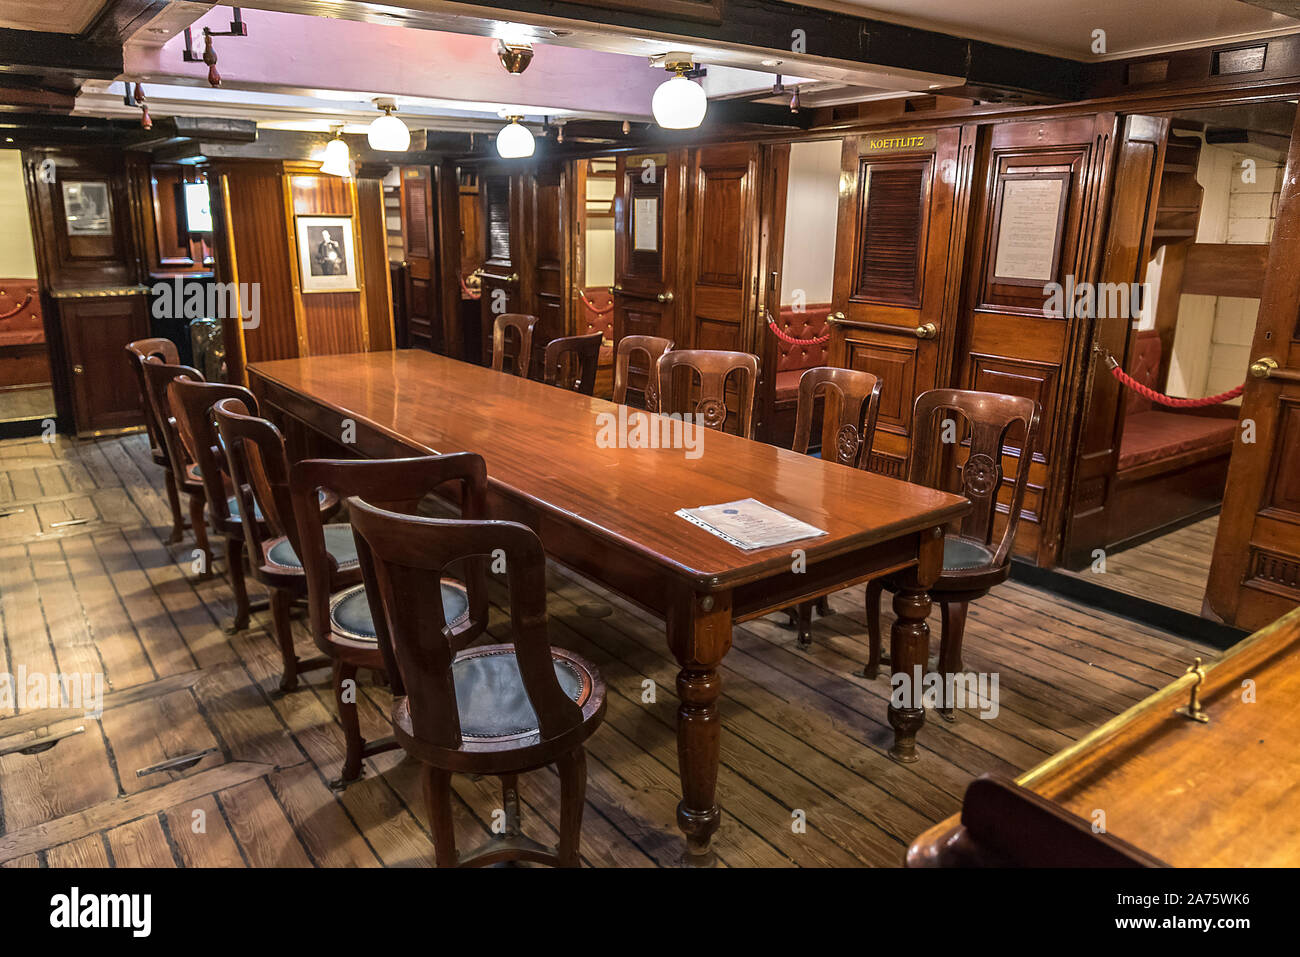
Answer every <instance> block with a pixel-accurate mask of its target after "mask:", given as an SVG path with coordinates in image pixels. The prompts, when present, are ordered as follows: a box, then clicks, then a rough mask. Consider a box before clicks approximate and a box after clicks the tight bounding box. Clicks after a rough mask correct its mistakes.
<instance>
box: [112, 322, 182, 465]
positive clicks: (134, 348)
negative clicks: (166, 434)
mask: <svg viewBox="0 0 1300 957" xmlns="http://www.w3.org/2000/svg"><path fill="white" fill-rule="evenodd" d="M126 354H127V360H128V361H129V362H130V363H131V368H132V369H133V370H134V372H135V381H136V385H137V386H138V387H139V389H140V411H141V412H142V413H143V414H144V428H145V432H146V433H147V434H148V436H149V448H150V450H151V451H152V452H154V453H155V454H157V455H166V454H167V450H166V448H165V447H164V446H163V437H162V431H161V430H160V429H159V428H158V419H157V417H156V416H155V415H154V411H153V402H151V401H150V400H149V384H148V383H147V382H146V381H145V378H144V361H145V360H146V359H148V358H149V357H150V356H154V357H157V358H158V359H159V360H160V361H162V362H164V363H166V364H167V365H173V366H174V365H179V364H180V361H181V359H180V353H179V352H177V350H176V343H174V342H172V341H171V340H170V339H161V338H153V339H136V340H135V341H134V342H128V343H127V344H126Z"/></svg>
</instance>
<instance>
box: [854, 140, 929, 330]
mask: <svg viewBox="0 0 1300 957" xmlns="http://www.w3.org/2000/svg"><path fill="white" fill-rule="evenodd" d="M929 174H930V163H929V161H928V160H926V161H923V162H914V163H908V164H884V163H863V164H862V183H863V196H862V214H861V216H860V218H859V222H860V223H861V229H862V232H861V236H860V238H859V243H858V248H859V255H858V263H857V266H858V269H857V279H856V282H855V291H854V295H855V297H856V298H861V299H868V300H871V301H874V302H886V303H892V304H895V305H900V306H916V305H919V304H920V301H921V282H922V264H923V261H924V257H923V250H924V245H925V230H926V218H927V217H926V212H927V206H928V201H929V195H928V194H929V189H928V184H929V179H930V175H929Z"/></svg>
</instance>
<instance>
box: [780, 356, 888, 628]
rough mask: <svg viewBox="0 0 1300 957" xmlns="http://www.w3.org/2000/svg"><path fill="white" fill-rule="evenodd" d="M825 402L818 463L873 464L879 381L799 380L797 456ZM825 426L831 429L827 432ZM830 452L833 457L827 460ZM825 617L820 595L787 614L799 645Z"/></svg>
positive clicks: (827, 372)
mask: <svg viewBox="0 0 1300 957" xmlns="http://www.w3.org/2000/svg"><path fill="white" fill-rule="evenodd" d="M818 395H821V396H823V397H824V398H823V405H822V416H823V420H822V421H823V428H822V435H823V436H825V435H826V434H827V433H828V431H829V433H830V434H831V435H833V436H834V447H833V448H830V449H828V448H827V447H826V445H825V444H824V443H823V445H822V449H821V457H822V458H823V459H824V460H826V461H830V462H838V463H839V464H841V465H847V466H848V467H849V468H854V469H866V468H867V465H868V463H869V462H870V460H871V443H872V440H873V439H874V438H875V435H876V415H877V414H878V413H879V411H880V379H878V378H877V377H876V376H874V375H872V374H871V373H870V372H861V371H859V370H857V369H833V368H831V367H829V366H818V367H817V368H814V369H809V370H808V371H807V372H805V373H804V374H803V375H802V376H800V377H799V405H798V408H797V410H796V413H795V424H794V444H793V445H792V446H791V448H792V449H793V450H794V451H795V452H801V453H804V454H807V452H808V446H809V445H810V444H811V443H812V423H813V410H814V407H815V406H816V401H817V396H818ZM827 421H830V422H833V423H834V429H833V430H828V429H827V428H826V427H825V425H826V423H827ZM828 452H830V453H832V454H830V455H828V454H827V453H828ZM814 606H816V608H817V613H818V614H819V615H829V614H830V606H829V605H828V604H827V601H826V597H825V596H824V595H823V596H822V597H821V598H818V599H817V600H816V601H815V602H812V601H804V602H800V603H799V604H798V605H796V606H795V607H794V608H787V609H786V613H787V614H788V615H790V619H791V622H790V623H791V624H792V625H794V626H795V627H796V628H798V630H799V644H801V645H808V644H811V643H812V612H813V607H814Z"/></svg>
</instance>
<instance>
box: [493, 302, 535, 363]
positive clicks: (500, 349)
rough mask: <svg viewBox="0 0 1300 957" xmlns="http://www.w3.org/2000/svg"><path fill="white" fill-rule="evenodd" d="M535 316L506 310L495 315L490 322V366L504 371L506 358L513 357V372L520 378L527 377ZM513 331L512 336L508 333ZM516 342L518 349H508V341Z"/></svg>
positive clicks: (530, 360) (530, 359)
mask: <svg viewBox="0 0 1300 957" xmlns="http://www.w3.org/2000/svg"><path fill="white" fill-rule="evenodd" d="M537 322H538V319H537V317H536V316H528V315H524V314H523V313H519V312H506V313H502V314H501V315H499V316H497V317H496V321H495V322H493V323H492V368H493V369H495V370H496V371H497V372H504V371H505V362H506V358H507V357H509V358H511V359H513V366H514V368H513V371H514V374H515V375H517V376H519V377H520V378H522V379H527V378H528V368H529V366H530V365H531V363H532V358H533V329H534V328H535V327H536V326H537ZM511 333H513V336H512V335H510V334H511ZM511 340H513V341H514V342H515V343H517V345H516V348H517V350H518V351H516V352H510V351H509V350H508V345H509V342H510V341H511Z"/></svg>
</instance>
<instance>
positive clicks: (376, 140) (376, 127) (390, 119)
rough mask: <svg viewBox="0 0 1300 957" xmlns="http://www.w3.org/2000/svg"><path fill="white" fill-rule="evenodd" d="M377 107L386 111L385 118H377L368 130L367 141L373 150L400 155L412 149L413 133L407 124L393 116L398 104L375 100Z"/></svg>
mask: <svg viewBox="0 0 1300 957" xmlns="http://www.w3.org/2000/svg"><path fill="white" fill-rule="evenodd" d="M375 106H377V107H379V109H381V110H383V111H384V115H383V116H378V117H375V120H374V122H372V123H371V124H370V128H369V129H368V130H366V141H367V142H368V143H369V144H370V148H371V149H372V150H383V151H384V152H388V153H400V152H404V151H406V150H408V149H410V148H411V131H410V130H408V129H407V128H406V124H405V123H403V122H402V121H401V120H399V119H398V118H397V117H395V116H393V111H394V110H396V109H397V103H396V102H395V101H394V100H391V99H388V98H386V97H380V98H379V99H377V100H375Z"/></svg>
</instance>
